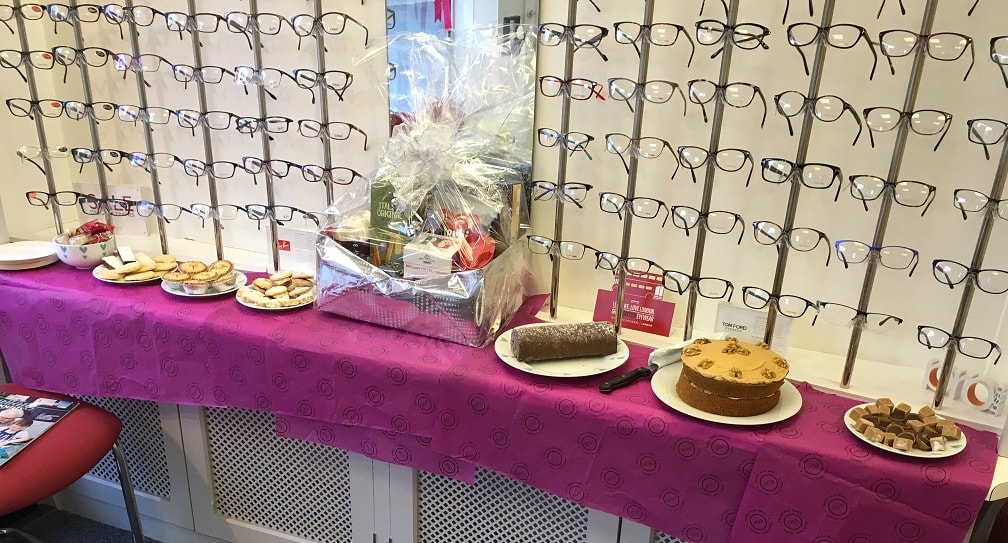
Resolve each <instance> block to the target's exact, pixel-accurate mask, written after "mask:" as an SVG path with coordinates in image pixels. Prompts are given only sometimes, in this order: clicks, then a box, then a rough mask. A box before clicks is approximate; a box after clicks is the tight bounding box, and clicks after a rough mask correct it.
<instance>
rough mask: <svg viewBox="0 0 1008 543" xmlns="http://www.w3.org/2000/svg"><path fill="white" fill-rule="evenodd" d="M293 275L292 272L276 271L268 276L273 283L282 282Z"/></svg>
mask: <svg viewBox="0 0 1008 543" xmlns="http://www.w3.org/2000/svg"><path fill="white" fill-rule="evenodd" d="M293 275H294V274H293V273H292V272H289V271H278V272H276V273H274V274H273V275H271V276H270V281H273V284H275V285H279V284H284V283H286V282H288V281H289V280H290V278H291V277H292V276H293Z"/></svg>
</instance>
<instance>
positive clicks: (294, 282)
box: [290, 278, 315, 287]
mask: <svg viewBox="0 0 1008 543" xmlns="http://www.w3.org/2000/svg"><path fill="white" fill-rule="evenodd" d="M314 285H315V283H312V282H311V281H309V280H308V279H301V278H298V279H291V282H290V286H292V287H311V286H314Z"/></svg>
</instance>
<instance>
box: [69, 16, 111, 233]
mask: <svg viewBox="0 0 1008 543" xmlns="http://www.w3.org/2000/svg"><path fill="white" fill-rule="evenodd" d="M76 7H77V2H75V1H72V0H71V2H69V8H70V12H71V13H72V12H73V11H74V9H76ZM70 21H71V23H70V26H72V27H73V35H74V47H76V48H77V50H78V51H80V50H81V49H84V40H83V39H81V28H80V21H78V20H77V18H76V17H70ZM76 62H77V66H78V68H80V74H81V90H82V91H83V93H84V102H85V103H87V104H91V103H94V99H93V97H92V95H91V77H90V76H89V75H88V69H89V68H88V65H87V62H83V61H81V60H80V59H78V60H77V61H76ZM87 123H88V130H89V131H90V133H91V148H92V149H93V150H94V151H95V152H98V150H99V149H101V138H99V137H98V121H96V120H94V118H93V117H91V116H90V115H88V119H87ZM94 163H95V167H96V168H97V171H98V192H100V193H101V197H102V198H108V195H109V194H108V180H107V178H106V177H105V163H104V162H102V161H100V160H95V161H94ZM105 210H106V211H105V222H106V223H108V224H112V216H111V215H110V214H109V212H108V206H105Z"/></svg>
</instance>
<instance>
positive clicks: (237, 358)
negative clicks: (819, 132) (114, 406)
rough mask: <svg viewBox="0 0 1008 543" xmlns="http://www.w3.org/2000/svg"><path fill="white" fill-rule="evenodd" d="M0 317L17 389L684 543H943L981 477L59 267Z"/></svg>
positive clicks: (481, 357)
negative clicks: (137, 406)
mask: <svg viewBox="0 0 1008 543" xmlns="http://www.w3.org/2000/svg"><path fill="white" fill-rule="evenodd" d="M0 300H2V302H0V351H2V353H3V356H4V358H5V359H6V361H7V363H8V365H9V366H10V369H11V373H12V376H13V377H14V379H15V380H16V381H17V382H19V383H22V384H24V385H27V386H33V387H38V388H43V389H46V390H50V391H53V392H64V393H72V394H84V395H93V396H116V397H128V398H135V399H140V400H153V401H159V402H169V403H185V404H194V405H203V406H219V407H240V408H248V409H260V410H265V411H270V412H273V413H275V414H276V415H277V422H276V428H277V432H278V433H279V434H281V435H285V436H289V437H295V438H301V439H308V440H311V441H315V442H319V443H324V444H327V445H332V446H337V447H340V448H344V449H347V450H352V451H355V452H359V453H361V454H365V455H367V456H369V457H372V458H376V459H379V460H384V461H388V462H395V463H399V464H404V465H408V466H411V467H415V468H418V469H424V470H428V471H431V472H433V473H439V474H442V475H446V476H450V477H455V478H459V479H462V480H468V481H471V480H472V477H473V470H474V466H483V467H485V468H488V469H491V470H495V471H498V472H500V473H503V474H505V475H508V476H510V477H513V478H515V479H517V480H519V481H523V482H526V483H528V484H530V485H533V486H535V487H537V488H541V489H543V490H546V491H549V492H552V493H554V494H557V495H559V496H562V497H565V498H567V499H569V500H571V501H574V502H576V503H579V504H582V505H584V506H587V507H592V508H595V509H599V510H602V511H607V512H609V513H613V514H616V515H620V516H623V517H626V518H630V519H632V520H635V521H638V522H641V523H643V524H646V525H649V526H653V527H655V528H657V529H659V530H662V531H664V532H666V533H668V534H670V535H674V536H677V537H680V538H683V539H685V540H687V541H690V542H691V543H703V542H726V541H727V542H737V543H750V542H753V543H755V542H760V543H764V542H775V543H776V542H780V541H811V542H815V543H829V542H836V543H841V542H843V543H868V542H876V543H878V542H889V541H899V542H902V541H908V542H912V541H928V542H930V541H943V542H945V541H949V542H958V541H961V540H962V539H963V537H964V536H965V534H966V531H967V529H968V528H969V526H970V525H971V524H972V522H973V520H974V519H975V517H976V515H977V513H978V511H979V509H980V505H981V504H982V502H983V499H984V498H985V497H986V495H987V492H988V490H989V488H990V483H991V479H992V477H993V467H994V464H995V461H996V446H995V445H996V436H995V435H994V434H992V433H990V432H983V431H976V430H973V429H970V428H964V431H965V432H966V433H967V436H968V438H969V446H968V447H967V448H966V449H965V450H964V451H963V452H962V453H961V454H959V455H957V456H955V457H952V458H949V459H945V460H941V461H926V462H923V461H910V460H906V459H901V458H899V457H896V456H895V455H892V454H889V453H886V452H884V451H879V450H876V449H873V448H866V446H865V445H864V444H862V442H860V441H858V440H857V439H856V438H855V437H854V436H852V435H850V434H849V433H848V431H847V430H846V429H845V428H844V426H843V421H842V416H843V412H844V411H845V410H846V409H847V408H848V407H850V406H851V405H853V404H854V403H855V402H854V401H853V400H849V399H845V398H841V397H838V396H835V395H832V394H826V393H822V392H818V391H816V390H814V389H812V388H811V387H809V386H808V385H805V384H801V385H799V390H800V392H801V394H802V397H803V406H802V410H801V411H800V412H799V414H798V415H796V416H795V417H792V418H791V419H789V420H787V421H785V422H782V423H778V424H776V425H769V426H763V427H755V428H743V427H732V426H723V425H717V424H712V423H707V422H703V421H699V420H695V419H691V418H689V417H685V416H682V415H680V414H678V413H676V412H674V411H672V410H671V409H669V408H667V407H665V406H664V405H663V404H661V403H660V402H659V401H658V400H657V399H656V398H655V396H654V394H653V393H652V392H651V390H650V386H649V384H648V383H647V382H641V383H636V384H634V385H631V386H629V387H626V388H623V389H619V390H617V391H616V392H614V393H613V394H610V395H601V394H599V393H598V390H597V389H598V385H599V383H601V382H602V381H604V380H606V379H608V378H611V377H612V375H600V376H594V377H586V378H579V379H570V380H563V379H549V378H543V377H538V376H535V375H530V374H526V373H522V372H519V371H517V370H514V369H512V368H510V367H508V366H506V365H504V364H503V363H502V362H501V361H500V360H498V359H497V357H496V355H495V354H494V353H493V350H492V348H485V349H472V348H468V347H463V346H460V345H454V344H450V343H445V342H442V341H439V340H434V339H430V338H424V337H418V336H414V335H411V334H407V333H404V332H399V331H395V330H389V329H384V328H379V327H376V326H372V325H368V324H364V323H358V322H353V321H348V320H344V319H340V318H337V317H333V316H331V315H327V314H323V313H320V312H317V311H314V310H312V309H310V308H304V309H298V310H293V311H286V312H268V311H259V310H255V309H249V308H246V307H243V306H241V305H239V304H238V303H237V302H236V301H235V300H234V299H233V297H231V296H222V297H218V298H202V299H193V298H182V297H178V296H174V295H171V294H168V293H166V292H163V291H162V290H161V289H160V287H159V285H157V284H153V285H132V286H119V285H110V284H105V283H101V282H99V281H97V280H95V279H94V278H93V277H92V276H91V274H90V273H89V272H86V271H77V270H73V269H69V268H66V267H65V266H62V265H60V264H56V265H52V266H48V267H46V268H42V269H38V270H32V271H29V272H0ZM532 320H533V317H532V315H531V313H520V314H519V315H518V316H517V317H516V318H515V321H514V322H513V323H512V325H517V324H523V323H526V322H531V321H532ZM647 352H648V351H647V349H645V348H642V347H636V346H632V347H631V359H630V361H629V362H628V363H627V364H626V365H624V366H623V367H622V368H620V369H619V370H617V371H626V369H627V368H630V367H635V366H638V365H643V364H644V363H645V361H646V359H647Z"/></svg>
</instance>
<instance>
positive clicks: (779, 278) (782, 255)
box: [763, 0, 843, 345]
mask: <svg viewBox="0 0 1008 543" xmlns="http://www.w3.org/2000/svg"><path fill="white" fill-rule="evenodd" d="M834 3H835V2H834V0H826V2H825V4H824V5H823V15H822V20H821V21H820V22H819V26H820V27H821V28H828V27H829V26H830V25H831V24H833V6H834ZM826 49H827V45H826V40H818V41H817V42H816V52H815V60H813V62H812V76H811V78H810V80H809V88H808V93H806V94H805V96H806V97H808V98H810V99H812V100H815V99H816V97H818V96H819V87H820V85H821V84H822V74H823V66H824V65H825V64H826ZM814 123H815V116H814V115H813V111H812V107H807V108H805V114H804V115H802V128H801V133H800V134H799V136H798V151H797V152H796V153H795V161H794V162H795V164H804V163H805V161H806V160H807V158H808V148H809V142H810V141H811V139H812V126H813V124H814ZM839 182H840V183H843V179H840V180H839ZM801 186H802V184H801V180H800V179H795V180H793V181H792V182H791V193H790V194H789V195H788V206H787V211H786V212H785V214H784V225H783V228H784V232H790V231H791V229H792V228H794V219H795V214H796V213H797V211H798V196H799V194H800V193H801ZM778 248H779V254H778V255H777V269H776V270H775V271H774V280H773V287H771V290H770V292H771V293H772V294H773V295H774V296H780V294H781V289H783V288H784V274H785V272H786V271H787V259H788V250H789V249H790V247H789V246H788V244H787V243H781V244H779V245H778ZM826 250H828V251H832V250H833V248H832V247H827V248H826ZM776 326H777V304H776V303H770V304H768V305H767V320H766V328H765V329H764V330H763V341H764V342H765V343H766V344H767V345H773V333H774V328H776Z"/></svg>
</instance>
